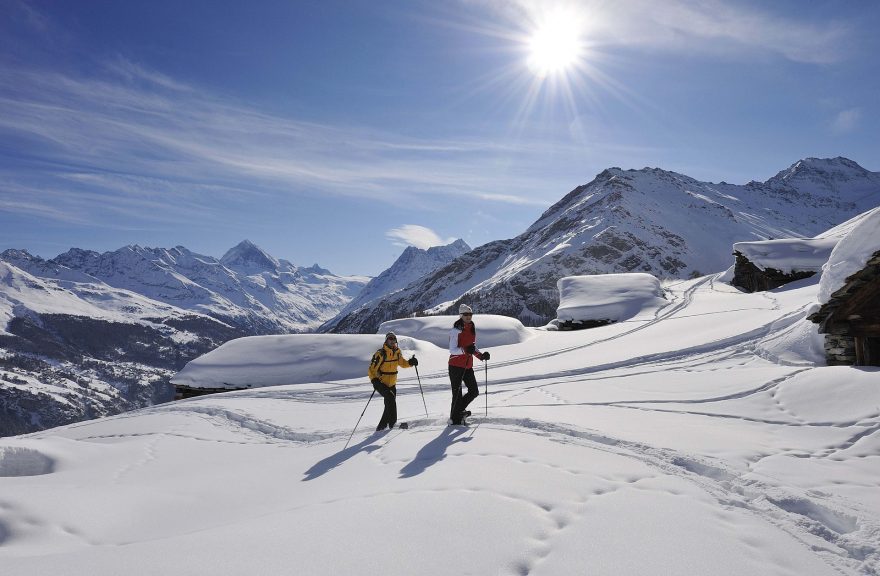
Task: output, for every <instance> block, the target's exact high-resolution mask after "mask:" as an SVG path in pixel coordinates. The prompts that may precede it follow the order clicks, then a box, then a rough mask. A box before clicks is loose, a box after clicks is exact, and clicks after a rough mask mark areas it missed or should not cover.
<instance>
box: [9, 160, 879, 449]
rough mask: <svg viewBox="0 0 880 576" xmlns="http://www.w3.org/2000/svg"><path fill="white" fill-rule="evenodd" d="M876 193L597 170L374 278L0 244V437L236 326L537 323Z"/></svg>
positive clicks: (819, 183) (854, 209) (818, 172)
mask: <svg viewBox="0 0 880 576" xmlns="http://www.w3.org/2000/svg"><path fill="white" fill-rule="evenodd" d="M878 205H880V173H877V172H870V171H868V170H865V169H864V168H862V167H861V166H859V165H858V164H856V163H855V162H852V161H850V160H847V159H845V158H835V159H815V158H810V159H805V160H802V161H799V162H797V163H795V164H794V165H792V166H791V167H789V168H788V169H786V170H784V171H782V172H780V173H779V174H777V175H776V176H774V177H773V178H770V179H769V180H767V181H766V182H763V183H760V182H750V183H748V184H745V185H734V184H727V183H720V184H713V183H707V182H700V181H697V180H694V179H692V178H689V177H687V176H683V175H681V174H677V173H674V172H668V171H664V170H659V169H648V168H646V169H642V170H621V169H619V168H611V169H608V170H605V171H603V172H602V173H601V174H599V175H598V176H597V177H596V178H595V179H594V180H593V181H592V182H590V183H589V184H585V185H583V186H580V187H578V188H576V189H574V190H573V191H571V192H570V193H569V194H567V195H566V196H565V197H564V198H562V199H561V200H560V201H559V202H557V203H556V204H555V205H553V206H552V207H550V208H549V209H548V210H547V211H546V212H545V213H544V214H543V215H542V216H541V217H540V218H539V219H538V220H537V221H536V222H535V223H534V224H532V226H530V227H529V228H528V229H527V230H526V231H525V232H524V233H523V234H521V235H519V236H517V237H515V238H512V239H509V240H499V241H495V242H490V243H488V244H485V245H483V246H480V247H478V248H476V249H473V250H471V249H470V247H469V246H467V244H465V243H464V242H462V241H456V242H454V243H452V244H450V245H448V246H444V247H436V248H431V249H429V250H419V249H416V248H408V249H407V250H405V251H404V252H403V254H402V255H401V257H400V258H399V259H398V261H397V262H395V264H394V265H393V266H392V267H391V268H389V269H388V270H386V271H385V272H383V273H382V274H380V275H379V276H377V277H376V278H372V279H371V278H368V277H345V276H337V275H335V274H332V273H331V272H329V271H328V270H324V269H322V268H320V267H319V266H317V265H315V266H313V267H310V268H304V267H297V266H295V265H293V264H291V263H290V262H287V261H285V260H277V259H275V258H273V257H272V256H270V255H269V254H267V253H266V252H264V251H263V250H261V249H260V248H259V247H257V246H255V245H254V244H252V243H251V242H248V241H245V242H242V243H241V244H239V245H238V246H236V247H234V248H233V249H231V250H230V251H229V252H227V254H225V255H224V256H223V257H222V258H220V259H216V258H214V257H210V256H203V255H199V254H195V253H193V252H191V251H189V250H187V249H186V248H183V247H180V246H178V247H176V248H171V249H164V248H142V247H139V246H128V247H125V248H122V249H120V250H117V251H115V252H106V253H104V254H99V253H97V252H92V251H86V250H80V249H76V248H74V249H71V250H69V251H68V252H66V253H64V254H61V255H59V256H57V257H55V258H53V259H50V260H44V259H42V258H39V257H36V256H33V255H31V254H29V253H28V252H26V251H25V250H6V251H5V252H3V253H0V435H10V434H19V433H24V432H31V431H35V430H41V429H46V428H51V427H54V426H58V425H61V424H66V423H70V422H75V421H79V420H84V419H89V418H94V417H98V416H106V415H110V414H115V413H119V412H122V411H126V410H131V409H133V408H138V407H142V406H147V405H151V404H155V403H160V402H164V401H166V400H169V399H170V394H171V386H170V384H169V379H170V377H171V376H172V375H173V374H175V373H176V372H177V371H178V370H180V369H181V368H182V367H183V366H184V365H185V364H186V363H187V362H188V361H189V360H192V359H193V358H196V357H198V356H200V355H202V354H204V353H205V352H208V351H210V350H213V349H215V348H216V347H217V346H219V345H220V344H222V343H224V342H226V341H228V340H231V339H234V338H238V337H241V336H249V335H268V334H286V333H302V332H315V331H320V332H328V331H329V332H338V333H375V332H376V331H377V330H378V329H379V326H380V324H381V323H382V322H385V321H388V320H392V319H396V318H406V317H408V316H413V315H422V314H432V315H438V314H447V313H450V312H454V310H455V309H456V308H457V306H458V304H459V303H460V302H467V303H468V304H470V305H472V306H474V307H475V308H476V310H477V312H478V313H483V314H486V313H490V314H498V315H504V316H509V317H512V318H516V319H519V320H520V321H521V322H522V323H523V324H525V325H526V326H541V325H544V324H546V323H547V322H549V321H551V320H553V319H554V318H555V316H556V309H557V306H558V305H559V293H558V290H557V281H558V280H559V279H560V278H562V277H567V276H573V275H589V274H603V273H621V272H639V273H648V274H652V275H654V276H656V277H657V278H658V279H661V280H668V279H675V278H678V279H684V278H692V277H699V276H703V275H705V274H709V273H713V272H718V271H720V270H725V269H727V268H728V267H730V265H731V264H732V262H733V257H732V255H731V252H732V246H733V244H734V243H735V242H742V241H750V240H760V239H770V238H792V237H812V236H815V235H816V234H819V233H821V232H822V231H824V230H827V229H830V228H832V227H833V226H835V225H836V224H839V223H841V222H843V221H845V220H847V219H849V218H851V217H853V216H855V215H857V214H859V213H862V212H864V211H866V210H868V209H870V208H873V207H875V206H878Z"/></svg>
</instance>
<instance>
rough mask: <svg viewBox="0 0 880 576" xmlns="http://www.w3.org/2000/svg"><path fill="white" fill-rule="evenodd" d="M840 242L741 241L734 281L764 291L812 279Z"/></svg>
mask: <svg viewBox="0 0 880 576" xmlns="http://www.w3.org/2000/svg"><path fill="white" fill-rule="evenodd" d="M836 243H837V238H785V239H778V240H760V241H755V242H737V243H736V244H734V245H733V255H734V256H735V257H736V263H735V265H734V268H733V281H732V282H731V283H732V284H733V285H734V286H738V287H739V288H742V289H743V290H745V291H746V292H763V291H766V290H773V289H774V288H779V287H780V286H784V285H785V284H788V283H789V282H794V281H795V280H802V279H804V278H809V277H810V276H813V275H814V274H816V273H817V272H818V271H819V270H821V269H822V265H823V264H825V262H827V261H828V257H829V255H830V254H831V250H832V249H833V248H834V245H835V244H836Z"/></svg>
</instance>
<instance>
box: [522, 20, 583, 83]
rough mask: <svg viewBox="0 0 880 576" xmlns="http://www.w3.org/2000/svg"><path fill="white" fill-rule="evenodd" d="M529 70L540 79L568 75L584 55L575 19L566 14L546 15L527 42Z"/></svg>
mask: <svg viewBox="0 0 880 576" xmlns="http://www.w3.org/2000/svg"><path fill="white" fill-rule="evenodd" d="M528 47H529V60H528V63H529V67H530V68H531V69H532V71H533V72H534V73H535V74H538V75H539V76H549V75H552V74H557V73H560V72H565V71H566V70H568V69H569V68H571V67H572V66H574V65H576V64H577V62H578V59H579V58H580V56H581V52H582V42H581V37H580V30H579V28H578V25H577V22H576V19H574V18H572V17H571V15H569V14H566V13H564V12H555V13H553V14H549V15H547V17H546V18H545V19H544V21H543V22H541V23H540V24H539V25H538V27H537V28H536V30H535V31H534V33H533V34H532V36H531V38H530V39H529V43H528Z"/></svg>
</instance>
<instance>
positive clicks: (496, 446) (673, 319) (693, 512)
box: [0, 275, 880, 576]
mask: <svg viewBox="0 0 880 576" xmlns="http://www.w3.org/2000/svg"><path fill="white" fill-rule="evenodd" d="M720 277H721V276H720V275H719V276H711V277H704V278H700V279H697V280H689V281H679V282H672V283H669V282H667V283H665V284H664V286H663V288H664V290H665V293H666V296H667V298H668V303H667V304H666V305H665V306H662V307H660V308H658V309H656V310H655V311H654V312H653V313H652V314H648V315H643V316H639V317H637V318H634V319H630V320H626V321H621V322H618V323H616V324H611V325H608V326H605V327H602V328H596V329H593V330H581V331H575V332H554V331H547V330H529V331H528V333H529V336H530V337H529V338H527V339H524V340H518V339H517V338H514V340H517V341H515V342H512V343H508V344H505V345H498V346H496V347H494V348H493V350H492V359H491V361H490V362H489V363H488V364H484V363H478V366H477V371H476V373H477V376H478V382H479V386H480V396H478V397H477V398H476V400H475V401H474V402H473V403H472V404H471V405H470V407H469V408H470V410H471V411H472V412H473V416H471V425H470V426H469V427H451V426H447V425H446V419H447V417H448V410H449V399H450V391H449V380H448V375H447V373H446V360H447V358H448V352H447V351H446V350H444V349H442V348H440V347H437V346H435V345H434V344H431V343H429V342H426V341H425V340H420V339H418V340H417V339H415V338H413V337H412V336H409V335H405V336H402V337H401V339H402V341H403V342H406V344H405V345H406V346H413V347H419V357H420V364H419V368H420V376H419V377H416V375H415V374H414V373H413V371H407V370H402V371H401V374H400V376H401V378H400V379H399V380H398V396H397V402H398V409H399V415H400V420H401V421H407V422H409V423H410V424H411V426H410V428H409V429H408V430H399V429H394V430H392V431H386V432H383V433H376V432H373V427H374V426H375V424H376V422H377V421H378V419H379V415H380V412H381V410H382V406H381V402H380V401H377V399H376V398H374V397H371V392H372V388H371V387H370V386H369V384H368V383H367V382H366V378H365V376H363V375H360V374H358V375H356V376H354V377H352V378H350V379H336V378H334V379H327V378H326V377H321V376H313V377H312V378H311V380H312V381H308V380H309V378H303V379H302V382H301V383H298V384H293V385H287V386H273V387H270V388H259V389H251V390H244V391H240V392H232V393H228V394H216V395H212V396H208V397H202V398H198V399H190V400H185V401H181V402H176V403H173V404H168V405H163V406H156V407H152V408H149V409H145V410H141V411H137V412H132V413H129V414H124V415H120V416H116V417H110V418H103V419H100V420H95V421H91V422H86V423H80V424H75V425H71V426H67V427H63V428H56V429H53V430H48V431H45V432H41V433H38V434H33V435H30V436H28V437H26V438H7V439H2V440H0V453H3V454H6V453H9V451H10V450H13V451H18V452H16V453H17V454H19V455H21V456H22V458H21V460H19V462H20V463H19V464H17V465H15V466H14V468H7V470H12V469H15V470H23V468H22V464H21V462H24V463H29V464H27V465H28V466H31V465H33V464H34V463H35V462H36V461H37V460H39V457H38V456H36V454H44V455H46V457H47V458H51V460H52V462H54V464H53V468H52V472H53V473H49V474H41V475H37V476H26V477H19V476H10V475H8V474H7V475H6V476H0V565H2V566H3V574H4V576H7V575H8V576H23V575H31V574H51V573H69V574H90V575H95V576H110V575H114V576H115V575H116V574H118V573H119V572H120V570H121V569H123V568H124V572H125V573H126V574H130V575H132V576H138V575H141V574H143V575H147V574H180V573H187V574H200V573H205V574H207V573H210V574H214V575H216V576H224V575H237V574H242V573H248V572H253V571H254V570H258V571H259V572H260V573H265V574H282V573H284V574H286V573H289V572H290V570H291V567H292V566H293V567H296V571H297V572H298V573H303V574H310V575H322V574H327V575H331V574H332V575H337V574H383V575H387V576H396V575H400V576H404V575H406V576H409V575H411V574H423V575H428V576H431V575H435V574H436V575H443V576H446V575H448V574H466V573H473V574H514V575H524V574H529V575H545V576H554V575H568V574H608V575H611V574H613V575H615V576H635V575H643V574H661V573H663V574H676V575H683V576H689V575H692V576H704V575H706V574H712V575H731V576H733V575H736V576H739V575H741V574H762V575H764V574H770V575H779V576H783V575H795V574H797V575H810V576H826V575H827V576H831V575H839V574H846V575H853V576H859V575H861V576H869V575H875V574H878V572H880V538H878V536H880V500H878V499H877V498H876V493H877V478H878V477H880V458H878V457H877V454H880V386H878V385H877V384H878V377H880V372H878V371H877V369H875V368H853V367H842V366H837V367H826V366H824V365H821V364H816V363H814V362H810V361H809V359H810V350H812V346H814V345H815V342H814V340H815V339H816V338H818V336H817V335H814V334H810V333H806V336H805V338H806V339H803V338H800V337H794V336H793V335H794V334H796V333H797V334H800V333H799V332H798V330H797V327H798V326H799V325H800V324H802V323H808V324H809V322H808V321H807V320H805V315H806V311H807V309H808V308H809V307H810V304H811V303H812V302H814V301H815V298H816V294H817V291H818V282H817V281H809V282H808V281H804V282H801V283H798V284H797V285H795V286H789V287H787V288H786V289H780V290H775V291H771V292H767V293H761V294H746V293H741V292H739V291H738V290H736V289H735V288H732V287H731V286H729V285H727V284H724V283H723V282H721V281H720V279H719V278H720ZM479 318H480V315H479V314H478V316H477V319H479ZM487 320H488V319H487ZM428 328H429V326H425V329H426V330H427V329H428ZM786 335H787V336H786ZM325 337H326V338H327V341H326V345H325V346H323V347H321V348H320V349H316V350H313V351H312V352H314V354H315V357H316V358H317V357H326V358H328V359H330V360H331V363H332V359H338V362H339V363H340V364H341V365H348V364H349V363H350V365H351V366H352V367H355V366H356V365H358V366H360V367H361V368H362V369H363V370H365V369H366V363H367V362H368V359H369V358H368V356H367V354H368V349H369V348H370V347H372V344H371V345H370V346H365V351H364V352H363V354H364V357H363V358H360V359H359V361H357V362H356V359H355V356H356V355H357V354H352V355H350V356H349V355H347V354H348V352H346V351H347V350H349V349H351V350H354V349H355V348H357V349H358V350H360V348H358V346H359V344H356V343H355V342H356V341H354V340H352V341H347V340H335V339H334V338H338V337H334V336H330V335H313V336H311V337H310V338H313V339H314V342H319V341H320V339H321V338H325ZM343 338H345V337H343ZM347 338H364V339H370V342H372V343H373V344H375V342H377V341H379V340H381V338H382V337H381V335H378V336H377V335H371V336H360V337H354V336H351V337H347ZM258 342H259V341H258V340H252V339H245V340H244V342H243V344H247V346H245V347H246V348H248V350H249V353H248V354H257V353H258V351H259V349H260V348H261V346H257V345H253V346H251V343H258ZM268 344H272V345H268ZM283 344H284V343H283V341H280V340H279V341H278V342H276V343H268V342H267V346H265V347H263V349H264V352H263V357H262V358H261V357H259V356H253V357H251V356H249V355H248V354H245V355H239V359H240V360H242V361H243V363H244V361H246V360H247V359H248V358H251V360H252V361H253V364H252V368H253V369H254V370H255V371H259V369H260V367H261V366H262V365H264V362H263V361H264V360H269V359H271V357H272V356H273V355H277V356H278V363H279V364H283V363H284V362H285V356H284V354H286V353H287V350H288V348H287V347H285V346H284V345H283ZM275 345H277V347H275V348H273V346H275ZM310 353H311V352H310ZM300 354H302V355H301V356H299V359H304V358H305V357H306V355H305V354H304V353H300ZM295 366H296V363H295V362H294V363H292V364H290V369H291V371H292V373H295V372H296V367H295ZM304 368H305V369H306V370H308V369H309V368H308V367H307V366H305V367H304ZM294 377H295V376H294ZM487 391H488V394H486V392H487ZM423 394H424V396H423ZM426 407H427V408H426ZM426 409H427V412H428V413H427V414H426V413H425V412H426ZM361 415H362V419H361V420H360V421H359V417H361ZM356 423H359V426H358V427H357V428H355V424H356ZM350 437H351V442H350V444H349V445H348V447H347V448H346V447H345V446H346V443H347V442H348V441H349V438H350ZM31 471H33V469H31ZM389 550H390V551H389ZM450 550H455V554H450Z"/></svg>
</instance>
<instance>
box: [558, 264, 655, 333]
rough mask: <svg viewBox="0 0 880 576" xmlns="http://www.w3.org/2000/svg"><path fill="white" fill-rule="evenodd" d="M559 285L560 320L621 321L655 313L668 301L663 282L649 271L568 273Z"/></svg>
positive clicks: (560, 280)
mask: <svg viewBox="0 0 880 576" xmlns="http://www.w3.org/2000/svg"><path fill="white" fill-rule="evenodd" d="M556 285H557V286H558V287H559V308H557V310H556V318H557V319H558V320H563V321H565V320H574V321H582V320H610V321H612V322H620V321H621V320H628V319H629V318H633V317H635V316H638V315H640V314H643V313H652V314H653V313H654V312H655V311H656V310H657V309H658V308H660V307H662V306H665V305H666V304H668V302H667V301H666V300H664V298H663V289H662V288H661V287H660V281H659V280H657V279H656V278H654V277H653V276H651V275H650V274H637V273H634V274H603V275H599V276H567V277H565V278H560V279H559V282H557V283H556Z"/></svg>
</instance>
